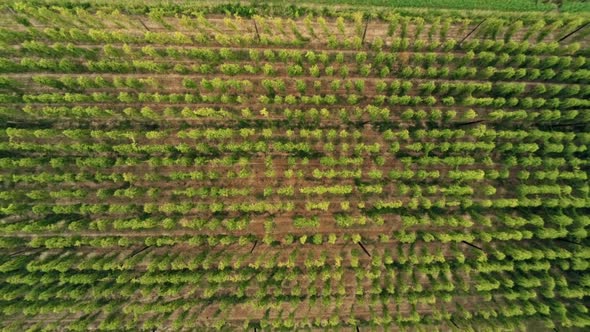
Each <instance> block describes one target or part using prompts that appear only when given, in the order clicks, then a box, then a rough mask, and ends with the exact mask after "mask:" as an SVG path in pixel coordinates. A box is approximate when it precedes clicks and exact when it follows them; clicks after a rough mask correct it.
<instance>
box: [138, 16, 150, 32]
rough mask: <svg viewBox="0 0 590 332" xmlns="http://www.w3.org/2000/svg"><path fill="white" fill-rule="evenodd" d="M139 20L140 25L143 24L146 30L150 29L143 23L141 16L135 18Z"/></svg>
mask: <svg viewBox="0 0 590 332" xmlns="http://www.w3.org/2000/svg"><path fill="white" fill-rule="evenodd" d="M137 19H138V20H139V23H141V25H143V27H144V28H145V29H146V30H147V31H151V30H150V28H148V27H147V25H145V23H143V21H142V20H141V18H137Z"/></svg>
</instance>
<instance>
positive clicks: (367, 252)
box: [359, 242, 371, 257]
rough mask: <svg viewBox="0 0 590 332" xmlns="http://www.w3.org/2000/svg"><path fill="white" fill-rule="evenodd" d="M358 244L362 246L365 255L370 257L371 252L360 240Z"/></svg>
mask: <svg viewBox="0 0 590 332" xmlns="http://www.w3.org/2000/svg"><path fill="white" fill-rule="evenodd" d="M359 246H361V248H363V251H364V252H365V254H367V256H369V257H371V254H369V251H367V248H365V246H364V245H363V243H362V242H359Z"/></svg>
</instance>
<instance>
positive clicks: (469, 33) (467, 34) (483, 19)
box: [459, 18, 487, 45]
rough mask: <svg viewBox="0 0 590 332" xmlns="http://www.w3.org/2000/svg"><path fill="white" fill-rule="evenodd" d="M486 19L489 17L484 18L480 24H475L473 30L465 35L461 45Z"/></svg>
mask: <svg viewBox="0 0 590 332" xmlns="http://www.w3.org/2000/svg"><path fill="white" fill-rule="evenodd" d="M486 20H487V18H484V19H483V21H481V22H479V23H478V24H477V25H476V26H475V28H473V30H471V31H470V32H469V33H468V34H467V36H465V37H463V39H461V41H460V42H459V45H461V44H462V43H463V42H464V41H465V39H467V38H468V37H469V36H471V34H472V33H473V32H475V30H477V28H479V26H480V25H481V24H482V23H483V22H485V21H486Z"/></svg>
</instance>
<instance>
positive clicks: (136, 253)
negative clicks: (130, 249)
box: [129, 246, 149, 257]
mask: <svg viewBox="0 0 590 332" xmlns="http://www.w3.org/2000/svg"><path fill="white" fill-rule="evenodd" d="M148 248H149V246H145V247H143V249H140V250H139V251H136V252H134V253H133V254H132V255H131V256H129V257H133V256H136V255H138V254H139V253H141V252H142V251H144V250H146V249H148Z"/></svg>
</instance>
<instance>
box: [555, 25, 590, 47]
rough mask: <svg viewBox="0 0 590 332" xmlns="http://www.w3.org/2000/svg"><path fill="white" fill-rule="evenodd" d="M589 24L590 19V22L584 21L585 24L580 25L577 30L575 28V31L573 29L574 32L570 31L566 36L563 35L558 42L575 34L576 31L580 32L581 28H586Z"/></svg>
mask: <svg viewBox="0 0 590 332" xmlns="http://www.w3.org/2000/svg"><path fill="white" fill-rule="evenodd" d="M589 24H590V21H588V22H586V23H584V24H582V25H580V26H579V27H578V28H577V29H576V30H574V31H572V32H570V33H568V34H567V35H565V36H563V37H561V38H560V39H559V40H558V41H557V42H558V43H560V42H562V41H563V40H565V39H566V38H567V37H569V36H571V35H573V34H574V33H576V32H578V31H580V30H582V29H584V28H585V27H587V26H588V25H589Z"/></svg>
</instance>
